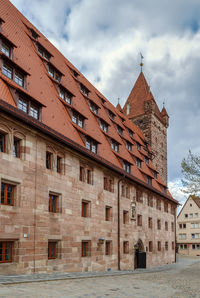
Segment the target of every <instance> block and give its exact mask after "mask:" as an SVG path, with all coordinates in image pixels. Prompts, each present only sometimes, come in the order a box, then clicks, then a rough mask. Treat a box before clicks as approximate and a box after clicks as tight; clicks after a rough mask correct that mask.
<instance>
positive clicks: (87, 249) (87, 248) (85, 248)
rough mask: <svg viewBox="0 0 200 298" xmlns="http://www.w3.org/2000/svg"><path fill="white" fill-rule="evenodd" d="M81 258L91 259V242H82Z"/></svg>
mask: <svg viewBox="0 0 200 298" xmlns="http://www.w3.org/2000/svg"><path fill="white" fill-rule="evenodd" d="M81 257H82V258H86V257H91V240H82V242H81Z"/></svg>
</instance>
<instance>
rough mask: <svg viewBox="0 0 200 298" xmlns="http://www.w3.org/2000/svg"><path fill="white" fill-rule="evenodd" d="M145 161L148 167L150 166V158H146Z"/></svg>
mask: <svg viewBox="0 0 200 298" xmlns="http://www.w3.org/2000/svg"><path fill="white" fill-rule="evenodd" d="M144 161H145V163H146V164H147V165H148V164H149V158H148V157H146V156H145V157H144Z"/></svg>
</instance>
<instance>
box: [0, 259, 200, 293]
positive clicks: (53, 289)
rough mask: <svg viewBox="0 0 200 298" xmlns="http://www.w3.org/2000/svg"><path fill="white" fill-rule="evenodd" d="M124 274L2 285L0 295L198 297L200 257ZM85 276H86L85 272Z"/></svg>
mask: <svg viewBox="0 0 200 298" xmlns="http://www.w3.org/2000/svg"><path fill="white" fill-rule="evenodd" d="M163 269H165V268H163V267H162V268H161V270H159V269H155V270H152V271H149V272H147V273H146V272H145V270H144V271H142V273H141V271H140V272H136V273H129V274H127V275H126V274H123V275H113V276H99V277H88V278H77V277H75V278H74V279H70V278H67V279H65V280H54V281H42V282H32V283H30V282H29V283H16V284H7V285H5V284H1V285H0V297H81V298H82V297H96V298H97V297H98V298H100V297H137V298H140V297H141V298H142V297H152V298H153V297H154V298H157V297H163V298H165V297H173V298H180V297H181V298H190V297H200V258H198V257H196V258H187V257H182V258H179V260H178V263H177V264H173V265H168V266H166V269H167V270H163ZM86 277H87V275H86Z"/></svg>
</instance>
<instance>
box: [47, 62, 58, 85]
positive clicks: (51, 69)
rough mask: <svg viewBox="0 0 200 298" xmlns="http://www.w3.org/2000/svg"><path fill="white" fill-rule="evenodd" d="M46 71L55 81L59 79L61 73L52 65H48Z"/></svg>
mask: <svg viewBox="0 0 200 298" xmlns="http://www.w3.org/2000/svg"><path fill="white" fill-rule="evenodd" d="M48 73H49V75H50V76H51V77H52V78H53V79H54V80H56V81H57V82H60V81H61V75H60V74H59V73H58V71H56V69H55V68H54V67H53V66H52V65H49V69H48Z"/></svg>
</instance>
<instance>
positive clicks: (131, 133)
mask: <svg viewBox="0 0 200 298" xmlns="http://www.w3.org/2000/svg"><path fill="white" fill-rule="evenodd" d="M128 133H129V136H130V137H131V138H132V137H133V131H132V130H131V129H129V130H128Z"/></svg>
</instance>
